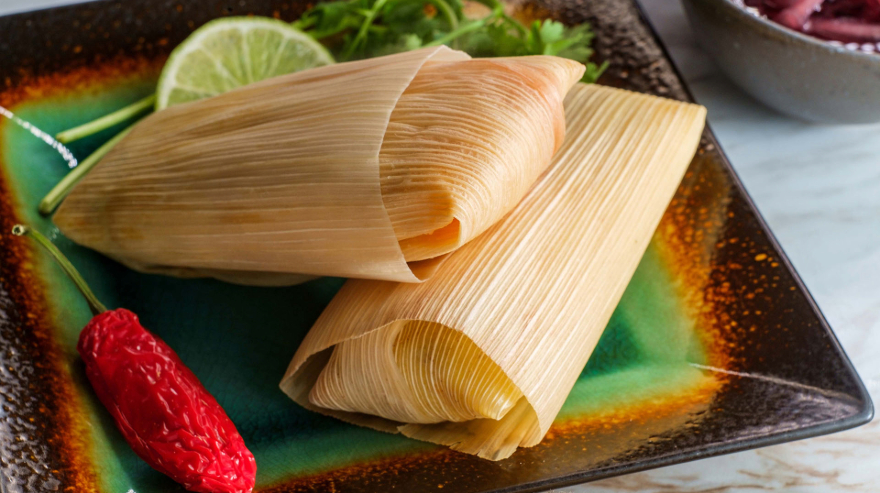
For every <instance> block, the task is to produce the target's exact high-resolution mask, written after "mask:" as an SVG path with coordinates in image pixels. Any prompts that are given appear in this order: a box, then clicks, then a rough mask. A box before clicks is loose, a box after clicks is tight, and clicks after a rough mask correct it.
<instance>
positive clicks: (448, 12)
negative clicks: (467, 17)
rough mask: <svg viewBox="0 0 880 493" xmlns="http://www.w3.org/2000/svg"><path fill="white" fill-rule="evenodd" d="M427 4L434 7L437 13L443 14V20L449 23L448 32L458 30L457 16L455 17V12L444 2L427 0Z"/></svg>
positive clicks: (441, 0)
mask: <svg viewBox="0 0 880 493" xmlns="http://www.w3.org/2000/svg"><path fill="white" fill-rule="evenodd" d="M428 3H430V4H431V5H433V6H434V7H436V8H437V11H438V12H440V13H441V14H443V18H444V19H446V22H448V23H449V30H450V31H455V30H456V29H458V16H457V15H455V10H453V8H452V7H451V6H450V5H449V4H448V3H446V2H445V1H444V0H428Z"/></svg>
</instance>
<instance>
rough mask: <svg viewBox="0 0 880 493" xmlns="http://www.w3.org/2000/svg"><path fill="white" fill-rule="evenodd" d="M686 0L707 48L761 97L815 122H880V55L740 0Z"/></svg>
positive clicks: (728, 71) (741, 83)
mask: <svg viewBox="0 0 880 493" xmlns="http://www.w3.org/2000/svg"><path fill="white" fill-rule="evenodd" d="M682 3H683V4H684V7H685V12H687V15H688V19H689V20H690V22H691V26H692V27H693V30H694V34H695V35H696V37H697V39H698V41H699V42H700V44H701V45H702V47H703V49H705V50H706V51H707V52H708V53H709V54H710V55H711V56H712V57H713V58H714V59H715V62H716V63H717V64H718V66H719V67H720V68H721V70H722V71H723V72H724V73H725V74H726V75H727V76H728V77H729V78H730V80H732V81H733V82H734V83H736V84H737V85H738V86H740V87H741V88H742V89H743V90H745V91H746V92H747V93H749V94H750V95H752V96H753V97H754V98H755V99H758V100H759V101H761V102H763V103H764V104H766V105H767V106H770V107H771V108H774V109H776V110H778V111H780V112H782V113H785V114H788V115H792V116H795V117H798V118H802V119H805V120H810V121H816V122H822V123H873V122H880V55H877V54H868V53H861V52H857V51H853V50H848V49H846V48H844V47H841V46H835V45H832V44H830V43H827V42H825V41H822V40H820V39H816V38H813V37H810V36H806V35H804V34H801V33H798V32H796V31H792V30H790V29H787V28H785V27H782V26H780V25H778V24H776V23H773V22H770V21H769V20H767V19H763V18H760V17H757V16H755V15H752V14H750V13H748V12H746V11H745V10H744V9H742V8H741V7H739V6H738V5H736V4H735V3H734V1H733V0H682Z"/></svg>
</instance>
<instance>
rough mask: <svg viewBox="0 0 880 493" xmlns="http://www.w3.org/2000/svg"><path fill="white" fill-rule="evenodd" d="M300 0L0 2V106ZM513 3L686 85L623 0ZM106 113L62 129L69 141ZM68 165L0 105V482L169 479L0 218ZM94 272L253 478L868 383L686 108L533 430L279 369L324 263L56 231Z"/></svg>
mask: <svg viewBox="0 0 880 493" xmlns="http://www.w3.org/2000/svg"><path fill="white" fill-rule="evenodd" d="M304 6H305V4H304V3H290V2H282V1H269V2H267V1H258V0H247V1H239V2H225V1H219V0H192V1H188V2H184V3H179V2H155V1H150V0H136V1H126V2H99V3H94V4H86V5H81V6H75V7H67V8H61V9H54V10H50V11H45V12H36V13H31V14H25V15H18V16H13V17H8V18H2V19H0V51H2V53H4V56H6V54H7V53H9V54H10V57H8V58H5V59H4V60H5V61H7V62H8V63H5V64H3V65H2V66H0V106H3V107H5V108H8V109H10V110H12V111H14V112H15V113H16V114H17V115H19V116H20V117H22V118H24V119H25V120H27V121H30V122H32V123H34V124H35V125H37V126H38V127H40V128H42V129H44V130H46V131H47V132H49V133H52V132H55V131H58V130H61V129H63V128H66V127H69V126H71V125H74V124H77V123H80V122H83V121H87V120H89V119H91V118H93V117H94V116H97V115H100V114H102V113H104V112H107V111H109V110H111V109H114V108H117V107H120V106H122V105H124V104H126V103H128V102H131V101H134V100H136V99H138V98H139V97H142V96H143V95H145V94H146V93H147V92H149V91H150V90H151V87H152V84H153V83H154V80H155V77H156V74H157V73H158V70H159V69H160V68H161V64H162V62H163V61H164V58H165V56H166V55H167V53H168V51H169V50H170V49H171V47H173V46H174V45H175V44H176V43H178V42H179V41H180V40H181V39H183V38H184V37H185V36H186V35H187V34H188V33H189V32H190V31H191V30H192V29H194V28H196V27H197V26H199V25H201V24H202V23H204V22H205V21H207V20H209V19H211V18H214V17H217V16H220V15H227V14H234V15H240V14H244V13H255V14H260V15H271V16H275V17H279V18H283V19H288V20H289V19H293V18H295V17H296V16H297V15H298V13H299V12H301V10H302V8H303V7H304ZM518 15H520V16H522V17H524V18H530V17H536V16H552V17H555V18H558V19H561V20H564V21H566V22H568V23H580V22H585V21H587V22H590V23H592V24H593V26H594V29H595V30H596V32H597V35H598V36H597V39H596V49H597V54H598V58H600V59H603V60H608V61H609V62H610V63H611V67H610V69H609V70H608V72H607V73H606V75H605V76H604V77H603V79H602V83H605V84H610V85H615V86H619V87H625V88H629V89H633V90H638V91H642V92H648V93H653V94H657V95H661V96H666V97H672V98H677V99H682V100H687V99H689V96H688V94H687V92H686V90H685V89H684V87H683V86H682V85H681V82H680V79H679V77H678V76H677V75H676V73H675V71H674V69H673V68H672V67H671V65H670V63H669V61H668V59H667V57H666V56H665V54H664V53H663V51H662V48H661V47H660V46H659V45H658V44H657V41H656V40H655V38H654V37H653V36H652V34H651V32H650V30H649V29H648V27H647V26H646V25H645V24H644V23H643V22H642V20H641V19H640V16H639V12H638V10H637V8H636V7H635V5H634V4H632V3H629V2H622V1H620V0H582V1H580V2H571V1H568V2H564V1H561V0H560V1H558V2H553V1H552V0H551V1H547V2H543V3H541V4H535V3H527V4H523V5H521V6H520V7H519V11H518ZM111 134H112V131H111V132H105V133H103V134H101V135H97V136H95V137H93V138H90V139H87V140H86V141H84V142H81V143H78V144H76V145H74V146H72V147H71V148H72V150H73V152H74V153H75V154H76V155H77V156H79V157H82V156H85V155H87V153H88V152H89V151H90V150H92V149H94V148H95V147H96V146H98V145H99V144H100V143H101V142H103V141H104V140H106V139H107V138H108V136H109V135H111ZM64 172H65V167H64V162H63V160H61V159H60V158H59V157H58V156H57V155H56V154H54V151H52V150H51V149H49V148H48V147H47V146H45V144H43V143H42V142H40V141H38V140H37V139H35V138H34V137H33V136H32V135H30V134H29V133H28V132H27V131H25V130H23V129H21V128H19V127H17V126H15V125H14V124H13V123H11V122H10V121H8V120H6V119H2V118H0V364H2V368H0V393H2V396H3V399H4V402H3V403H2V406H3V407H2V412H0V469H2V476H0V485H2V486H3V487H4V488H6V490H7V491H8V493H18V492H26V491H28V492H29V491H40V492H42V491H65V490H67V491H76V492H92V491H94V492H108V493H110V492H114V493H115V492H124V491H128V490H129V489H131V490H133V491H136V492H138V493H153V492H162V493H164V492H172V491H182V490H180V489H179V488H178V487H177V486H176V485H174V484H173V483H171V482H170V481H169V480H167V479H166V478H164V477H163V476H161V475H160V474H158V473H156V472H155V471H152V470H151V469H150V468H149V467H148V466H147V465H146V464H144V463H143V462H142V461H140V460H139V459H138V458H137V457H136V456H134V454H133V453H132V451H131V450H130V449H129V448H128V447H127V445H126V444H125V443H124V442H123V441H122V439H121V437H120V436H119V434H118V432H116V430H115V429H114V428H113V425H112V422H111V421H110V418H109V416H108V415H107V414H106V412H104V411H103V410H102V409H101V407H100V405H99V404H98V403H97V401H96V399H95V397H94V395H93V393H92V392H91V390H90V389H89V387H88V384H87V383H86V381H85V379H84V376H83V371H82V363H81V361H79V359H78V358H77V356H76V354H75V351H74V349H73V341H74V340H75V338H76V335H77V334H78V331H79V329H80V328H81V327H82V326H83V325H85V323H86V321H87V320H88V318H89V314H88V310H87V308H86V307H85V305H84V303H83V302H82V300H81V299H79V298H78V295H77V294H76V293H75V292H74V291H72V290H71V288H70V286H69V284H68V283H67V281H66V280H65V279H64V277H63V275H62V274H61V273H60V271H58V270H57V268H55V267H54V265H53V264H52V263H51V262H50V261H48V259H46V258H45V257H44V256H43V254H42V253H41V252H39V251H36V250H34V249H31V248H29V245H28V244H27V243H23V242H22V241H21V240H20V239H16V238H14V237H12V236H11V235H9V234H7V233H5V232H6V231H9V229H10V228H11V226H12V224H14V223H15V222H17V221H26V222H28V223H30V224H32V225H34V226H35V227H38V228H40V229H41V230H44V231H47V232H50V233H53V232H54V233H56V234H57V231H55V230H54V229H53V227H52V226H51V223H50V222H49V221H46V220H44V219H41V218H39V216H38V215H37V214H36V211H35V204H36V201H37V200H38V199H39V197H40V196H41V195H42V194H43V193H45V192H46V191H47V190H48V189H49V188H51V186H52V184H54V182H55V181H57V180H58V179H59V178H60V177H61V176H63V174H64ZM56 242H57V243H58V244H59V246H60V247H61V248H62V249H63V250H64V251H65V253H67V254H68V255H69V256H70V257H71V258H72V260H73V261H74V263H76V265H77V266H78V267H80V269H81V270H82V271H83V275H84V276H85V277H86V279H87V280H88V281H89V282H90V283H91V284H92V285H93V287H94V288H95V289H96V291H97V293H98V295H99V296H100V297H101V298H102V299H103V300H104V301H105V302H106V303H107V304H108V305H110V306H125V307H127V308H130V309H132V310H133V311H135V312H136V313H138V314H139V315H140V316H141V320H142V321H143V323H144V324H145V326H147V327H148V328H149V329H151V330H154V331H155V332H156V333H158V334H159V335H160V336H161V337H162V338H163V339H164V340H165V341H166V342H168V343H169V345H171V346H172V347H174V348H175V350H176V351H177V352H178V354H179V355H180V356H181V358H182V359H183V361H184V362H185V363H186V364H187V365H188V366H190V368H192V369H193V371H194V372H195V373H196V374H197V375H198V376H199V377H200V378H201V379H202V381H203V383H204V384H205V386H206V387H207V388H208V390H209V391H211V393H212V394H213V395H214V396H215V397H216V398H217V399H218V401H219V402H220V404H221V405H223V407H224V408H225V409H226V410H227V412H228V414H229V415H230V417H231V418H232V419H233V421H234V422H235V424H236V426H237V427H238V428H239V430H240V431H241V433H242V435H243V436H244V438H245V440H246V441H247V443H248V445H249V447H250V448H251V450H252V451H253V452H254V454H255V456H256V458H257V462H258V467H259V473H258V478H257V483H258V490H259V491H267V492H268V491H271V492H277V493H287V492H300V491H303V492H304V491H338V492H386V491H406V492H410V491H412V492H424V491H439V490H442V491H453V492H456V493H459V492H461V493H469V492H513V491H539V490H543V489H548V488H551V487H556V486H561V485H565V484H572V483H577V482H583V481H589V480H592V479H598V478H602V477H608V476H613V475H617V474H623V473H627V472H633V471H636V470H640V469H646V468H651V467H658V466H662V465H666V464H671V463H675V462H681V461H685V460H693V459H697V458H700V457H705V456H709V455H717V454H722V453H728V452H732V451H736V450H743V449H746V448H754V447H759V446H763V445H769V444H772V443H778V442H782V441H787V440H794V439H799V438H805V437H809V436H814V435H818V434H823V433H829V432H833V431H837V430H842V429H845V428H849V427H852V426H857V425H859V424H862V423H864V422H867V421H868V420H869V419H870V418H871V416H872V406H871V402H870V400H869V398H868V396H867V394H866V393H865V391H864V388H863V386H862V384H861V382H860V381H859V378H858V376H857V375H856V374H855V373H854V371H853V369H852V367H851V366H850V364H849V362H848V360H847V358H846V356H845V354H844V353H843V351H842V349H841V348H840V347H839V345H838V343H837V341H836V339H835V338H834V335H833V334H832V332H831V330H830V328H829V327H828V326H827V324H826V323H825V321H824V319H823V318H822V316H821V314H820V313H819V312H818V310H817V309H816V307H815V305H814V304H813V302H812V300H811V298H810V297H809V294H808V293H807V292H806V291H805V289H804V288H803V286H802V284H801V283H800V280H799V279H798V278H797V275H796V274H795V273H794V271H793V270H792V268H791V266H790V265H789V263H788V261H787V259H786V258H785V256H784V254H783V253H782V252H781V251H780V250H779V248H778V245H776V243H775V241H774V240H773V238H772V236H771V235H770V234H769V232H768V231H767V229H766V226H765V225H764V224H763V222H762V221H761V219H760V217H759V216H758V215H757V213H756V212H755V210H754V207H753V206H752V204H751V202H750V201H749V199H748V197H747V196H746V195H745V193H744V191H743V190H742V187H741V185H740V184H739V181H738V180H737V178H736V176H735V175H734V174H733V173H732V171H731V170H730V167H729V165H728V164H727V162H726V160H725V158H724V156H723V155H722V154H721V152H720V150H719V149H718V148H717V144H716V142H715V139H714V137H713V136H712V135H711V133H710V132H708V131H707V132H706V134H705V136H704V139H703V142H702V145H701V148H700V150H699V152H698V154H697V156H696V158H695V159H694V162H693V163H692V165H691V167H690V169H689V171H688V173H687V174H686V176H685V178H684V180H683V182H682V184H681V186H680V188H679V190H678V193H677V195H676V197H675V198H674V200H673V202H672V203H671V204H670V206H669V209H668V210H667V212H666V215H665V217H664V219H663V221H662V223H661V225H660V227H659V228H658V230H657V233H656V235H655V237H654V240H653V242H652V244H651V246H650V248H649V249H648V251H647V252H646V254H645V257H644V258H643V260H642V262H641V265H640V267H639V269H638V271H637V272H636V275H635V276H634V278H633V280H632V282H631V283H630V285H629V287H628V288H627V292H626V294H625V295H624V297H623V299H622V300H621V303H620V305H619V306H618V309H617V310H616V312H615V314H614V316H613V317H612V320H611V322H610V324H609V327H608V329H607V330H606V332H605V334H604V335H603V337H602V340H601V341H600V343H599V346H598V347H597V349H596V352H595V353H594V355H593V357H592V358H591V359H590V362H589V363H588V365H587V367H586V368H585V369H584V371H583V373H582V374H581V377H580V378H579V380H578V382H577V384H576V385H575V388H574V389H573V391H572V394H571V396H570V397H569V399H568V401H566V404H565V406H564V407H563V409H562V411H561V412H560V415H559V417H558V419H557V420H556V422H555V424H554V426H553V427H552V428H551V430H550V433H549V434H548V436H547V438H546V439H545V440H544V441H543V442H542V443H541V444H539V445H538V446H536V447H533V448H530V449H524V450H520V451H518V452H517V453H515V454H514V455H513V456H512V457H511V458H510V459H508V460H505V461H501V462H488V461H484V460H480V459H477V458H474V457H471V456H466V455H463V454H459V453H456V452H451V451H449V450H447V449H445V448H441V447H435V446H432V445H428V444H424V443H421V442H415V441H412V440H408V439H406V438H402V437H399V436H393V435H387V434H383V433H379V432H374V431H371V430H366V429H363V428H357V427H354V426H350V425H347V424H344V423H341V422H338V421H336V420H333V419H332V418H326V417H323V416H318V415H316V414H313V413H309V412H307V411H305V410H303V409H301V408H299V407H298V406H296V405H295V404H294V403H292V402H291V401H289V400H288V399H287V398H286V397H285V396H284V395H283V394H282V393H281V392H280V391H279V390H278V388H277V382H278V380H279V379H280V377H281V375H282V374H283V372H284V369H285V367H286V365H287V363H288V361H289V358H290V357H291V355H292V354H293V352H294V350H295V348H296V346H297V344H298V343H299V341H300V340H301V339H302V337H303V336H304V334H305V332H306V331H307V330H308V328H309V326H310V325H311V324H312V322H313V321H314V320H315V319H316V318H317V316H318V314H320V312H321V310H322V309H323V307H324V306H325V305H326V303H327V302H328V301H329V300H330V299H331V298H332V296H333V294H334V293H335V291H336V290H337V289H338V288H339V286H340V284H341V282H340V280H337V279H323V280H318V281H313V282H310V283H307V284H304V285H301V286H295V287H291V288H282V289H265V288H245V287H240V286H231V285H227V284H223V283H219V282H216V281H206V280H189V281H187V280H179V279H171V278H165V277H159V276H147V275H141V274H137V273H133V272H131V271H129V270H127V269H125V268H123V267H121V266H119V265H118V264H115V263H113V262H111V261H109V260H107V259H105V258H102V257H101V256H99V255H97V254H95V253H94V252H90V251H86V250H83V249H81V248H79V247H77V246H75V245H73V244H71V243H70V242H69V241H67V240H66V239H65V238H63V237H60V236H59V237H57V238H56Z"/></svg>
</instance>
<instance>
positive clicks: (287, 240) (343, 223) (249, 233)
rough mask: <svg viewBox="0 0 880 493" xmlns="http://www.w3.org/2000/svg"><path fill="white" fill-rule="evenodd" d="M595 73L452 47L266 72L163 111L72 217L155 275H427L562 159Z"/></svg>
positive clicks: (108, 167) (88, 182) (86, 237)
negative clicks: (574, 114) (568, 119)
mask: <svg viewBox="0 0 880 493" xmlns="http://www.w3.org/2000/svg"><path fill="white" fill-rule="evenodd" d="M583 71H584V67H583V65H581V64H579V63H577V62H573V61H571V60H566V59H563V58H558V57H551V56H535V57H518V58H497V59H471V58H470V57H469V56H468V55H466V54H465V53H462V52H458V51H454V50H451V49H449V48H446V47H435V48H425V49H421V50H417V51H413V52H408V53H402V54H397V55H390V56H386V57H380V58H374V59H369V60H362V61H356V62H349V63H341V64H337V65H330V66H325V67H320V68H315V69H311V70H307V71H303V72H298V73H295V74H291V75H286V76H281V77H276V78H273V79H269V80H265V81H262V82H258V83H255V84H251V85H249V86H245V87H243V88H240V89H236V90H233V91H231V92H228V93H225V94H222V95H220V96H216V97H212V98H209V99H204V100H201V101H196V102H192V103H186V104H181V105H178V106H173V107H170V108H168V109H165V110H162V111H160V112H157V113H155V114H153V115H151V116H150V117H148V118H146V119H145V120H143V121H142V122H140V123H139V124H137V126H136V127H135V128H134V130H133V131H132V132H131V133H130V134H129V135H127V136H126V137H125V138H124V139H123V140H122V141H121V142H120V143H119V144H118V145H117V146H116V147H115V148H114V149H113V150H112V151H111V152H110V153H109V154H108V155H107V156H106V157H105V158H104V159H103V160H102V161H101V162H100V163H99V164H98V166H97V167H96V168H95V169H94V170H93V171H92V172H91V173H90V174H89V175H88V176H87V177H86V178H85V179H84V180H83V181H82V182H80V183H79V184H78V185H77V186H76V187H75V188H74V189H73V190H72V192H71V193H70V195H69V196H68V197H67V199H66V200H65V202H64V203H63V204H62V205H61V208H60V209H59V211H58V213H57V214H56V216H55V218H54V220H55V223H56V224H57V225H58V227H59V228H60V229H61V231H62V232H63V233H64V234H65V235H66V236H67V237H69V238H71V239H72V240H73V241H75V242H77V243H79V244H82V245H84V246H87V247H90V248H93V249H95V250H98V251H100V252H102V253H104V254H106V255H107V256H110V257H112V258H115V259H117V260H119V261H120V262H122V263H124V264H126V265H128V266H130V267H132V268H135V269H138V270H142V271H147V272H161V273H168V274H173V275H180V276H193V277H195V276H213V277H217V278H220V279H224V280H228V281H232V282H239V283H243V284H259V285H279V284H290V283H295V282H297V281H299V280H302V279H303V278H304V277H308V276H342V277H354V278H368V279H383V280H393V281H402V282H418V281H420V280H422V279H425V278H427V277H429V276H430V274H431V273H432V271H433V270H434V269H435V268H436V267H437V265H438V264H439V263H440V261H442V259H443V258H444V257H445V255H447V254H448V253H449V252H451V251H454V250H455V249H457V248H459V247H461V246H462V245H464V244H465V243H467V242H468V241H470V240H471V239H473V238H475V237H476V236H478V235H479V234H480V233H482V232H483V231H485V230H486V229H488V228H489V227H490V226H492V225H493V224H494V223H495V222H496V221H498V220H499V219H500V218H501V217H503V216H504V215H505V214H506V213H508V212H509V211H510V210H511V209H512V208H513V207H514V206H515V205H516V204H517V203H518V202H519V201H520V199H521V198H522V197H523V195H525V193H526V192H527V191H528V189H529V188H530V187H531V186H532V184H533V183H534V182H535V180H536V179H537V178H538V176H539V175H540V174H541V173H542V172H543V171H544V170H545V169H546V167H547V165H548V164H549V162H550V160H551V158H552V156H553V154H554V152H555V151H556V150H557V149H558V147H559V146H560V145H561V143H562V141H563V138H564V134H565V120H564V110H563V99H564V97H565V94H566V93H567V92H568V90H569V89H570V88H571V86H572V85H573V84H574V83H575V82H576V81H577V80H579V79H580V77H581V75H582V74H583Z"/></svg>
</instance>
